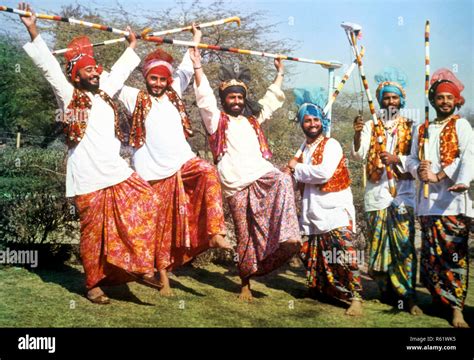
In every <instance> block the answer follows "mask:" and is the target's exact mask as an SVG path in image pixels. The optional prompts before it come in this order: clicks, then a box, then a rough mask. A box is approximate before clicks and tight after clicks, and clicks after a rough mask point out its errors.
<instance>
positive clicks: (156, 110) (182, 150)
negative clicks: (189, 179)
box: [119, 52, 196, 180]
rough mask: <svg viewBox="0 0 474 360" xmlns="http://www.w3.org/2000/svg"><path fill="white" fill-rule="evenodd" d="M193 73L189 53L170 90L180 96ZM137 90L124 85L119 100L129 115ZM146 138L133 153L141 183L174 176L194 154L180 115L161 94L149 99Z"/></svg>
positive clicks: (132, 108)
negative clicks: (149, 107)
mask: <svg viewBox="0 0 474 360" xmlns="http://www.w3.org/2000/svg"><path fill="white" fill-rule="evenodd" d="M193 74H194V69H193V64H192V61H191V58H190V57H189V52H186V55H185V56H184V58H183V61H182V62H181V64H180V65H179V67H178V68H177V70H176V72H175V74H174V75H173V84H172V87H173V89H174V90H175V91H176V93H177V94H178V95H179V96H180V97H181V96H182V93H183V91H184V90H185V89H186V88H187V87H188V85H189V82H190V81H191V78H192V76H193ZM138 92H139V90H138V89H135V88H132V87H128V86H125V87H124V88H123V89H122V91H121V92H120V95H119V100H120V101H121V102H122V103H123V104H124V105H125V107H126V108H127V110H128V112H129V113H130V114H132V113H133V111H134V110H135V104H136V101H137V96H138ZM145 131H146V139H145V143H144V144H143V146H142V147H140V148H139V149H138V150H136V151H135V152H134V154H133V166H134V168H135V171H136V172H137V173H138V174H139V175H140V176H141V177H143V178H144V179H145V180H160V179H165V178H167V177H170V176H172V175H174V174H175V173H176V172H177V171H178V170H179V169H180V168H181V167H182V166H183V165H184V164H185V163H186V162H187V161H188V160H190V159H192V158H194V157H195V156H196V154H195V153H194V152H193V151H192V150H191V146H190V145H189V143H188V142H187V141H186V137H185V136H184V132H183V125H182V124H181V116H180V115H179V112H178V110H177V109H176V107H175V106H174V105H173V104H172V103H171V101H170V100H169V99H168V96H166V95H164V96H161V97H160V98H157V97H155V96H152V97H151V109H150V112H149V113H148V116H147V118H146V120H145Z"/></svg>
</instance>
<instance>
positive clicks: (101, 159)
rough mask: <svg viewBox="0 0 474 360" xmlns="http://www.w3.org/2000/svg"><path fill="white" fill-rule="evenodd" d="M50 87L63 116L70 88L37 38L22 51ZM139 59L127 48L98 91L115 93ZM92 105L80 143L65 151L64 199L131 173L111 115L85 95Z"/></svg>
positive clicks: (101, 102) (103, 105)
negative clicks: (123, 155)
mask: <svg viewBox="0 0 474 360" xmlns="http://www.w3.org/2000/svg"><path fill="white" fill-rule="evenodd" d="M23 48H24V49H25V51H26V52H27V54H28V55H29V56H30V57H31V59H32V60H33V62H34V63H35V64H36V66H38V67H39V68H40V70H41V71H42V72H43V74H44V76H45V77H46V80H47V81H48V82H49V83H50V84H51V86H52V87H53V91H54V94H55V96H56V99H57V101H58V105H59V107H60V110H61V111H63V113H64V112H65V111H66V108H67V106H68V105H69V103H70V102H71V99H72V96H73V91H74V87H73V85H72V84H71V83H69V82H68V80H67V79H66V76H65V75H64V74H63V72H62V70H61V66H60V65H59V63H58V61H57V60H56V58H55V57H54V56H53V55H52V54H51V51H50V50H49V49H48V47H47V45H46V43H45V42H44V40H43V39H42V38H41V36H40V35H38V36H37V37H36V38H35V39H34V41H32V42H29V43H27V44H25V45H24V47H23ZM139 63H140V58H139V57H138V55H137V54H136V53H135V51H133V49H131V48H127V49H126V50H125V52H124V53H123V54H122V56H121V57H120V58H119V59H118V60H117V62H116V63H115V64H114V66H113V67H112V69H111V72H110V74H109V76H103V77H101V79H100V89H101V90H103V91H105V92H106V93H107V94H108V95H109V96H110V97H113V96H114V94H115V93H116V92H117V91H119V90H120V89H121V88H122V86H123V84H124V82H125V81H126V80H127V78H128V77H129V75H130V74H131V72H132V71H133V69H134V68H135V67H136V66H138V64H139ZM86 94H87V96H89V98H90V99H91V101H92V108H91V110H90V112H89V118H88V124H87V129H86V131H85V134H84V137H83V139H82V140H81V141H80V143H79V144H78V145H77V146H75V147H74V148H71V149H69V151H68V160H67V169H66V196H68V197H73V196H75V195H82V194H87V193H91V192H94V191H97V190H100V189H104V188H106V187H109V186H112V185H116V184H118V183H121V182H122V181H124V180H126V179H127V178H128V177H130V175H131V174H132V173H133V170H132V169H131V168H130V167H129V166H128V164H127V162H126V161H125V160H124V159H123V158H122V157H121V156H120V146H121V144H120V140H119V139H117V138H116V137H115V124H114V111H113V109H112V108H111V107H110V106H109V105H108V104H107V103H106V102H105V101H104V100H103V99H102V98H101V97H100V95H98V94H96V95H93V94H92V93H90V92H86Z"/></svg>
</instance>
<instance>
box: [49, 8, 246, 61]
mask: <svg viewBox="0 0 474 360" xmlns="http://www.w3.org/2000/svg"><path fill="white" fill-rule="evenodd" d="M230 22H236V23H237V25H238V26H240V18H239V17H237V16H234V17H230V18H226V19H221V20H216V21H210V22H207V23H202V24H199V25H198V26H197V27H198V29H202V28H206V27H211V26H217V25H223V24H227V23H230ZM192 28H193V27H192V26H185V27H181V28H176V29H170V30H163V31H157V32H154V33H153V34H157V36H158V35H166V34H174V33H178V32H182V31H191V30H192ZM137 39H142V40H145V39H143V38H142V36H141V35H137ZM125 40H126V38H118V39H111V40H105V41H102V42H99V43H95V44H91V45H90V46H92V47H98V46H104V45H112V44H117V43H119V42H123V41H125ZM68 50H70V49H69V48H66V49H60V50H55V51H53V55H59V54H63V53H65V52H67V51H68Z"/></svg>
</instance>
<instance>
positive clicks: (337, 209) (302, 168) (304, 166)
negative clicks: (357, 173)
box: [294, 138, 356, 235]
mask: <svg viewBox="0 0 474 360" xmlns="http://www.w3.org/2000/svg"><path fill="white" fill-rule="evenodd" d="M318 146H320V145H319V144H315V145H313V146H311V145H309V146H308V145H307V146H305V148H304V151H303V163H300V164H297V165H296V167H295V172H294V177H295V180H296V181H298V182H302V183H305V187H304V192H303V199H302V211H301V217H300V226H301V229H302V231H303V232H304V234H305V235H313V234H323V233H326V232H328V231H331V230H334V229H337V228H340V227H343V226H349V222H350V220H352V224H353V231H354V232H355V231H356V228H355V208H354V203H353V199H352V191H351V188H350V187H348V188H347V189H344V190H341V191H337V192H324V191H321V190H320V189H319V187H318V186H315V185H318V184H324V183H326V182H328V181H329V179H331V177H332V176H333V175H334V172H335V171H336V169H337V166H338V165H339V162H340V161H341V159H342V156H343V152H342V148H341V145H340V144H339V142H338V141H337V140H335V139H333V138H330V139H329V140H328V141H327V143H326V146H325V148H324V152H323V159H322V162H321V164H318V165H313V164H312V156H313V153H314V151H315V150H316V148H317V147H318Z"/></svg>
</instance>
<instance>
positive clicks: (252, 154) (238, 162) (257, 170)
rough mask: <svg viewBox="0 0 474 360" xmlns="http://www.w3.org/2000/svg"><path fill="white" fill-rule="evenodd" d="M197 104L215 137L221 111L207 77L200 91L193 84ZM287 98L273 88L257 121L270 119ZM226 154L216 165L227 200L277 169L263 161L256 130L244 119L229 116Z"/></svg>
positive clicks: (265, 98) (263, 99)
mask: <svg viewBox="0 0 474 360" xmlns="http://www.w3.org/2000/svg"><path fill="white" fill-rule="evenodd" d="M194 90H195V92H196V101H197V105H198V107H199V111H200V113H201V118H202V121H203V123H204V126H205V127H206V129H207V132H208V133H209V134H214V133H215V132H216V131H217V127H218V125H219V119H220V116H221V111H220V110H219V108H218V107H217V100H216V97H215V95H214V93H213V91H212V88H211V86H210V84H209V81H208V80H207V78H206V77H205V76H203V77H202V80H201V84H200V85H199V87H197V86H196V83H194ZM284 101H285V94H284V93H283V91H281V89H280V87H279V86H277V85H275V84H272V85H270V87H269V88H268V90H267V92H266V94H265V96H264V97H263V98H262V99H260V100H259V103H260V105H262V106H263V109H262V111H261V112H260V115H259V117H258V122H259V123H260V124H261V123H263V122H264V121H265V120H267V119H269V118H270V117H271V116H272V114H273V112H274V111H276V110H277V109H278V108H280V107H281V106H282V105H283V102H284ZM226 134H227V152H226V153H225V154H224V156H223V157H222V159H221V160H220V161H219V163H218V164H217V170H218V172H219V175H220V179H221V182H222V188H223V191H224V196H225V197H229V196H232V195H233V194H235V193H236V192H238V191H240V190H242V189H244V188H245V187H247V186H249V185H250V184H251V183H253V182H254V181H256V180H257V179H259V178H260V177H262V176H263V175H265V174H266V173H268V172H270V171H273V170H274V169H275V167H274V166H273V165H272V164H271V163H270V162H269V161H268V160H266V159H264V158H263V156H262V152H261V151H260V144H259V142H258V138H257V136H256V134H255V130H254V129H253V128H252V126H251V125H250V123H249V121H248V120H247V118H245V117H244V116H242V115H239V116H238V117H233V116H230V115H229V126H228V128H227V133H226Z"/></svg>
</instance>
